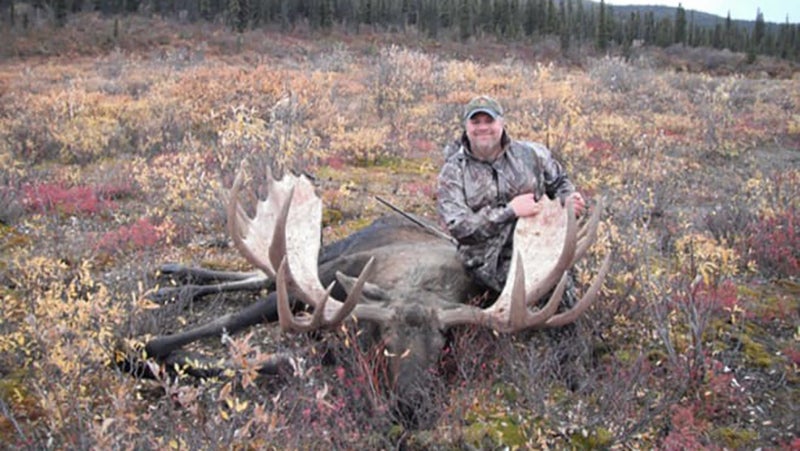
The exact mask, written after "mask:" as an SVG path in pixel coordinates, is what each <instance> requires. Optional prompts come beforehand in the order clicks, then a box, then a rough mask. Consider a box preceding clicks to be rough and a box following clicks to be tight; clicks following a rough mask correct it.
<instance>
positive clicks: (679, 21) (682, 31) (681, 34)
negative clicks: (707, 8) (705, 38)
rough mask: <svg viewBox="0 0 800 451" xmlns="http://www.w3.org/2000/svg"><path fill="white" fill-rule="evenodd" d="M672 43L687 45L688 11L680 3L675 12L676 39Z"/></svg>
mask: <svg viewBox="0 0 800 451" xmlns="http://www.w3.org/2000/svg"><path fill="white" fill-rule="evenodd" d="M672 42H674V43H675V44H683V45H686V10H685V9H683V4H682V3H678V8H677V9H676V10H675V37H674V39H673V41H672Z"/></svg>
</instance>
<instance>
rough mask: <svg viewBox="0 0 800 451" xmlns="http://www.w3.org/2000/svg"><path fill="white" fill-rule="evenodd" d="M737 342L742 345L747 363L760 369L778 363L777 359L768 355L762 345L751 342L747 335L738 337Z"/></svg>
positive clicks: (751, 339)
mask: <svg viewBox="0 0 800 451" xmlns="http://www.w3.org/2000/svg"><path fill="white" fill-rule="evenodd" d="M739 342H740V343H742V347H743V350H744V356H745V359H746V360H747V361H748V362H750V363H752V364H754V365H756V366H760V367H762V368H769V367H770V366H772V365H773V364H775V363H778V360H777V358H776V357H775V356H773V355H772V354H770V353H769V351H767V349H766V347H765V346H764V345H762V344H761V343H758V342H756V341H755V340H753V338H751V337H750V336H749V335H748V334H741V335H739Z"/></svg>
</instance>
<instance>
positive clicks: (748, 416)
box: [0, 15, 800, 449]
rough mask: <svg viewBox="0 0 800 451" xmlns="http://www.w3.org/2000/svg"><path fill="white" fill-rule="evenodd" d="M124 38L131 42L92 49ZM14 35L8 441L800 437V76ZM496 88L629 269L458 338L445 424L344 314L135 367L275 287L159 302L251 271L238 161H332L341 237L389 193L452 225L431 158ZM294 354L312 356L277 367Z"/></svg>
mask: <svg viewBox="0 0 800 451" xmlns="http://www.w3.org/2000/svg"><path fill="white" fill-rule="evenodd" d="M112 30H113V36H114V39H116V40H117V43H116V45H115V47H114V50H112V51H101V49H102V47H95V44H94V43H96V42H100V41H98V39H97V38H98V36H100V35H103V34H105V35H107V36H111V35H112ZM2 41H3V42H4V43H10V44H8V45H11V46H12V47H13V48H14V49H16V51H15V53H14V54H19V55H28V56H25V57H12V58H6V59H4V60H3V61H2V63H0V163H2V164H0V222H1V223H0V269H2V272H0V282H1V283H0V295H1V296H0V297H2V302H0V437H2V441H3V443H5V444H6V446H9V447H13V448H26V447H27V448H43V447H48V448H50V447H52V448H79V449H83V448H101V449H114V448H123V447H136V448H166V447H170V448H191V449H194V448H205V447H207V446H208V444H209V443H224V444H225V445H226V446H229V447H235V448H245V447H246V448H269V447H274V448H281V449H283V448H291V449H295V448H330V447H337V448H349V447H356V446H363V447H369V448H395V447H397V446H400V445H402V446H405V447H408V448H411V449H423V448H450V447H456V448H458V447H477V448H499V447H508V448H565V447H573V448H581V449H594V448H615V447H631V448H653V447H657V448H664V449H698V448H707V449H722V448H727V449H755V448H777V449H793V448H797V447H798V446H799V445H800V441H799V440H798V438H797V436H798V427H800V424H798V422H800V414H799V413H798V407H797V406H798V405H800V399H799V398H798V393H799V392H798V377H800V374H798V365H800V330H799V329H798V324H800V321H799V318H798V315H799V312H800V305H798V299H799V298H800V284H799V283H798V276H800V234H798V222H800V204H799V203H798V200H797V199H798V195H799V194H800V174H799V173H800V169H799V168H800V165H798V161H799V160H800V150H799V149H800V115H798V111H800V81H798V79H797V77H796V76H795V78H793V79H792V78H784V79H770V78H767V77H764V76H761V77H759V76H757V74H756V76H750V77H744V76H737V75H729V76H711V75H708V74H704V73H691V72H686V71H674V70H669V69H668V68H665V67H664V66H663V64H662V63H660V62H659V63H657V62H656V59H655V58H653V57H652V56H650V55H649V54H648V53H647V52H642V53H641V54H638V55H635V56H634V57H632V58H630V59H629V60H627V61H626V60H623V59H618V58H614V57H601V58H593V57H587V58H586V59H585V60H584V61H581V63H580V64H579V65H574V64H572V65H563V64H559V63H554V62H548V61H547V60H545V59H542V58H541V53H537V52H535V51H531V49H529V48H524V47H523V46H515V45H505V44H502V43H499V42H496V41H490V42H487V43H486V44H482V45H480V46H477V45H469V44H466V45H465V44H457V43H443V42H434V41H427V40H424V39H423V40H420V39H418V37H416V36H414V37H411V36H408V35H403V34H394V35H388V34H361V35H358V36H354V35H344V34H338V33H336V32H335V31H333V32H330V33H329V34H326V35H315V36H311V35H308V34H304V33H302V32H301V31H297V30H296V31H295V32H294V33H278V32H274V31H269V30H252V31H246V32H244V33H242V34H238V35H237V34H231V33H229V32H228V31H226V29H225V28H223V27H217V26H213V25H208V24H204V25H203V24H195V25H187V24H182V25H178V24H175V23H170V22H163V21H160V20H157V19H145V18H142V17H138V16H131V17H126V18H124V19H120V20H108V19H102V18H100V17H98V16H96V15H79V16H76V17H75V18H74V19H73V20H71V21H70V22H69V23H68V24H67V25H65V26H64V27H63V28H60V29H58V30H57V31H55V30H49V29H48V28H46V27H39V28H34V29H30V30H27V31H25V32H24V33H20V34H12V33H11V32H10V31H3V35H2ZM70 49H81V52H80V54H77V53H73V52H71V51H70ZM93 49H94V50H95V51H93ZM31 55H36V56H31ZM453 55H462V57H455V56H453ZM463 55H469V57H464V56H463ZM535 56H536V57H535ZM740 57H741V58H744V57H745V56H744V55H740ZM659 61H660V60H659ZM476 93H490V94H492V95H494V96H496V97H497V98H499V99H500V100H501V101H502V102H503V104H504V106H505V107H506V109H507V111H508V112H509V113H508V116H509V117H508V123H509V127H510V132H511V133H512V134H513V135H514V136H515V137H517V138H522V139H529V140H537V141H541V142H544V143H546V144H547V145H548V146H550V147H551V148H552V149H553V150H554V151H555V152H556V153H557V154H558V155H559V157H560V159H561V160H562V161H564V162H565V164H566V165H567V166H568V168H569V170H570V173H571V175H572V178H573V179H574V180H575V182H576V184H577V185H578V186H579V187H580V188H581V190H582V191H583V192H584V193H585V195H586V196H587V197H588V198H590V199H597V198H600V197H604V198H605V200H606V202H605V211H604V224H603V225H602V230H601V231H600V234H599V238H598V244H597V245H596V246H595V248H596V249H592V251H590V253H589V255H587V256H586V259H588V260H589V262H588V263H584V264H582V265H581V266H579V267H578V269H577V281H578V284H579V285H581V286H583V287H585V285H586V284H588V283H589V281H590V280H591V277H592V275H593V272H592V271H589V269H593V268H595V267H597V266H598V264H597V263H599V260H600V259H601V257H602V256H603V255H605V254H606V253H607V252H609V251H612V252H613V255H614V260H613V262H612V266H611V272H610V273H609V275H608V276H607V278H606V281H605V286H604V288H603V290H602V291H601V293H600V295H599V299H598V300H597V301H596V302H595V305H594V306H593V307H592V308H591V309H590V310H589V311H588V312H587V313H585V314H584V316H583V317H582V318H581V319H580V320H579V321H578V322H577V323H576V326H575V327H574V328H573V329H571V330H568V331H555V332H542V331H532V332H527V333H523V334H501V333H493V332H491V331H490V330H487V329H484V328H479V327H475V326H459V327H456V328H453V330H452V331H451V333H450V334H449V336H448V343H447V345H446V347H445V349H444V351H443V355H442V357H441V358H440V362H439V364H438V365H437V368H436V374H434V375H432V376H435V378H434V380H435V381H437V383H436V384H434V390H433V392H432V393H431V395H430V396H431V398H432V400H434V401H435V403H434V404H435V405H438V406H440V409H441V412H439V414H438V415H437V417H436V421H435V423H434V424H432V425H431V426H430V427H429V428H426V429H424V430H406V429H404V428H403V426H402V425H400V424H398V423H397V422H396V421H395V419H394V418H393V417H392V412H391V409H389V405H390V397H391V394H390V393H389V392H388V391H387V390H386V387H385V385H384V384H383V383H382V377H383V373H384V372H385V366H383V365H385V362H386V360H385V356H384V355H383V352H382V351H383V350H382V349H379V348H377V349H376V348H361V347H359V346H357V342H358V337H357V336H356V335H357V328H356V327H355V325H354V324H353V323H352V322H345V323H343V324H342V325H341V327H339V328H337V329H336V330H333V331H325V332H320V333H317V334H314V336H308V335H303V334H282V333H280V332H279V330H278V328H277V327H274V326H267V325H264V326H258V327H255V328H253V329H251V330H250V331H249V332H248V333H245V334H240V335H233V336H228V335H223V336H221V337H217V338H214V339H208V340H205V341H203V342H200V343H197V344H196V345H193V351H195V352H196V353H198V355H207V356H213V357H216V358H224V359H225V360H226V362H229V363H232V364H231V365H230V369H229V370H228V371H226V372H225V373H223V374H221V375H218V376H217V377H213V378H207V379H204V380H199V381H198V380H197V379H195V378H190V377H188V376H187V375H185V374H183V373H182V371H181V370H180V368H167V367H166V366H165V365H161V364H159V363H157V362H154V361H149V363H147V364H146V366H147V369H148V370H149V373H150V376H151V378H139V377H135V376H134V375H131V374H130V371H129V370H130V368H128V367H126V366H125V365H120V362H126V361H129V359H128V358H129V357H130V356H129V355H124V354H123V353H122V352H121V350H135V349H140V347H141V344H142V343H143V341H144V340H146V339H147V337H152V336H156V335H160V334H164V333H168V332H174V331H177V330H180V329H183V328H185V327H187V326H191V325H194V324H199V323H202V322H205V321H207V320H208V319H209V318H214V317H217V316H220V315H223V314H224V313H226V312H230V311H234V310H237V309H240V308H241V307H242V306H245V305H249V304H251V303H252V302H253V301H254V299H255V297H256V296H258V295H263V294H264V293H260V294H258V293H239V294H235V295H208V296H205V297H203V298H202V299H195V300H191V301H189V300H188V299H186V298H182V297H181V296H177V297H176V298H175V300H174V302H171V303H167V304H164V305H162V304H159V303H156V302H154V301H153V300H152V298H151V297H150V296H149V295H151V294H152V293H153V292H154V290H156V289H158V288H159V287H161V286H163V284H164V283H166V282H164V281H163V280H162V279H160V278H158V275H157V274H156V273H155V272H154V269H156V268H158V267H159V266H160V265H161V264H162V263H164V262H167V261H173V262H180V263H184V264H188V265H196V266H205V267H211V268H218V269H226V270H250V269H252V268H251V267H249V266H248V264H247V263H246V262H245V261H244V260H243V259H242V258H241V257H240V256H239V254H238V252H236V251H235V250H234V249H233V248H232V246H231V244H230V242H229V238H228V235H227V232H226V229H225V203H224V201H223V200H222V199H221V198H220V196H219V193H220V192H222V191H224V189H226V188H229V187H230V186H231V185H232V182H233V177H234V175H235V173H236V168H237V167H238V164H239V162H240V161H241V160H243V159H244V158H247V159H248V160H249V161H251V162H256V163H259V164H255V165H253V167H256V168H258V167H261V168H262V169H263V168H264V167H265V166H266V162H268V161H272V162H280V163H281V164H283V165H284V167H286V168H292V169H294V170H296V171H302V172H305V173H307V174H310V175H311V176H313V179H314V180H315V184H316V189H317V192H318V193H319V196H320V197H321V198H322V200H323V203H324V206H325V210H324V212H323V229H322V234H323V241H324V242H326V243H329V242H332V241H334V240H336V239H337V238H341V237H344V236H346V235H348V234H350V233H351V232H353V231H355V230H358V229H360V228H362V227H363V226H365V225H366V224H368V223H370V222H371V221H372V220H373V219H374V218H376V217H378V216H379V215H381V214H383V213H386V210H385V208H384V207H383V206H382V205H381V204H379V203H378V202H376V201H375V200H374V196H375V195H379V196H381V197H383V198H386V199H389V200H391V201H392V202H393V203H394V204H396V205H399V206H401V207H402V208H403V209H405V210H407V211H410V212H413V213H415V214H417V215H419V216H422V217H428V218H431V219H433V218H434V212H433V206H434V203H435V202H434V198H433V196H434V191H435V189H434V187H435V179H436V174H437V171H438V167H439V165H440V164H441V162H442V157H443V155H442V153H441V151H440V149H441V147H442V145H443V144H444V143H445V142H446V141H448V140H450V139H454V138H455V137H456V134H457V131H458V116H459V114H460V111H461V105H463V103H464V102H465V101H467V100H469V98H471V97H472V96H473V95H475V94H476ZM252 175H253V177H252V181H253V182H252V183H254V184H255V185H256V186H255V189H256V190H257V189H258V186H257V183H258V180H259V177H258V174H252ZM130 352H133V351H130ZM282 354H289V355H293V356H296V358H297V361H298V366H297V369H296V371H295V373H296V374H293V375H291V376H288V377H287V376H280V375H279V376H270V375H263V374H259V373H258V371H257V370H258V368H259V365H258V362H261V361H263V360H264V359H267V358H269V357H270V356H274V355H282Z"/></svg>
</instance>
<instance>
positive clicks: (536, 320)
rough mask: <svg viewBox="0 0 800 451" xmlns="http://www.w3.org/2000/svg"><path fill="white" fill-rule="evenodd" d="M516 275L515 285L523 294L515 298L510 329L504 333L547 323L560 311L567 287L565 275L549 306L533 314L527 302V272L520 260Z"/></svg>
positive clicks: (510, 317)
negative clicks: (525, 291) (521, 288)
mask: <svg viewBox="0 0 800 451" xmlns="http://www.w3.org/2000/svg"><path fill="white" fill-rule="evenodd" d="M516 273H517V274H516V276H517V277H516V278H515V279H516V280H515V285H520V286H522V287H523V292H522V293H521V295H519V296H515V297H514V298H513V300H512V302H511V307H510V309H509V317H508V318H509V322H508V327H507V328H505V329H501V331H502V332H516V331H520V330H523V329H530V328H533V327H537V326H539V325H541V324H543V323H545V322H546V321H547V320H548V319H550V317H552V316H553V314H555V312H556V310H558V306H559V305H560V304H561V298H562V297H563V296H564V289H565V288H566V286H567V274H566V273H563V274H562V275H561V280H559V282H558V285H556V288H555V290H553V294H552V295H550V299H549V300H548V301H547V304H545V306H544V307H542V308H541V309H539V310H537V311H536V312H534V313H532V312H531V311H530V309H528V303H527V302H525V297H526V296H525V293H524V286H525V282H524V279H525V272H524V270H523V263H522V261H521V260H518V263H517V269H516ZM518 280H522V282H519V281H518ZM516 290H517V287H516V286H515V287H514V291H516ZM500 326H502V325H500Z"/></svg>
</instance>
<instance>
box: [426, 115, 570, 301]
mask: <svg viewBox="0 0 800 451" xmlns="http://www.w3.org/2000/svg"><path fill="white" fill-rule="evenodd" d="M501 143H502V144H503V147H504V152H503V153H502V154H501V155H500V157H499V158H498V159H497V160H495V161H493V162H487V161H483V160H480V159H478V158H476V157H474V156H473V155H472V154H471V152H470V150H469V141H468V139H467V137H466V133H465V134H464V135H463V136H462V138H461V140H460V141H458V142H456V143H454V144H451V145H450V146H448V147H447V148H446V149H445V155H446V160H445V163H444V166H442V169H441V171H440V173H439V179H438V191H437V210H438V212H439V216H440V217H441V218H442V220H443V221H444V223H445V225H446V227H447V229H448V230H449V231H450V234H451V235H452V236H453V237H454V238H455V239H456V240H457V241H458V243H459V244H458V253H459V255H460V256H461V259H462V262H463V263H464V266H465V267H466V268H467V270H468V271H469V272H470V273H472V274H473V275H474V276H475V278H476V279H477V280H478V281H479V282H481V283H483V284H484V285H486V287H488V288H491V289H493V290H495V291H498V292H499V291H500V290H501V289H502V287H503V285H504V284H505V280H506V275H507V274H508V268H509V264H510V262H511V251H512V240H513V232H514V225H515V224H516V216H515V215H514V211H513V209H512V208H511V207H510V206H509V205H508V202H510V201H511V199H513V198H514V197H516V196H517V195H519V194H525V193H531V192H532V193H534V197H535V198H536V199H537V200H538V199H541V198H542V196H544V195H547V196H548V197H549V198H551V199H555V198H556V197H559V198H561V199H562V200H563V199H565V198H566V196H567V195H568V194H570V193H572V192H573V191H575V187H574V185H573V184H572V182H570V180H569V179H568V178H567V174H566V172H565V171H564V168H563V167H562V166H561V164H560V163H559V162H558V161H556V160H555V159H554V158H553V156H552V154H551V153H550V151H549V150H548V149H547V148H546V147H545V146H544V145H542V144H539V143H532V142H524V141H513V140H511V139H509V137H508V135H507V134H506V132H505V131H504V132H503V138H502V141H501Z"/></svg>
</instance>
